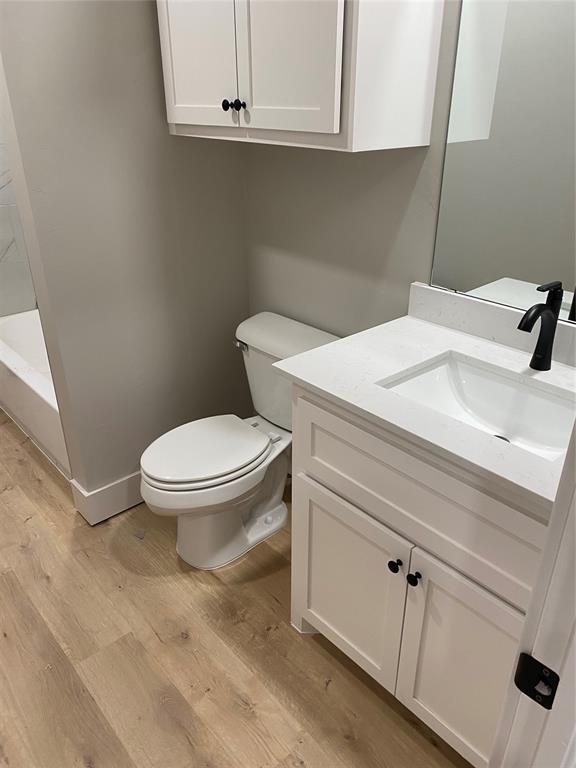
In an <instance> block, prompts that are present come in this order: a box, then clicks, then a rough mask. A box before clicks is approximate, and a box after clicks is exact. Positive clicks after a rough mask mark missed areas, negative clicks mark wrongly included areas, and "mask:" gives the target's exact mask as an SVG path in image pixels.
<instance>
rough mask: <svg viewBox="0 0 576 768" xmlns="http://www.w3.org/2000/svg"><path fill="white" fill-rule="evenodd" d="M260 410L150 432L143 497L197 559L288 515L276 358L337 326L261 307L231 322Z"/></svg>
mask: <svg viewBox="0 0 576 768" xmlns="http://www.w3.org/2000/svg"><path fill="white" fill-rule="evenodd" d="M236 337H237V345H238V346H239V347H240V349H242V351H243V354H244V362H245V365H246V369H247V373H248V380H249V384H250V390H251V392H252V398H253V400H254V405H255V406H256V409H257V411H258V414H257V415H256V416H253V417H251V418H248V419H240V418H239V417H238V416H235V415H233V414H226V415H222V416H211V417H208V418H205V419H198V420H196V421H192V422H189V423H188V424H183V425H182V426H180V427H176V428H175V429H173V430H171V431H170V432H167V433H166V434H164V435H162V436H161V437H159V438H158V439H157V440H155V441H154V442H153V443H152V444H151V445H149V446H148V448H147V449H146V450H145V451H144V453H143V454H142V458H141V461H140V470H141V493H142V498H143V499H144V501H145V502H146V504H147V505H148V507H149V508H150V510H151V511H152V512H154V513H155V514H157V515H162V516H173V517H177V519H178V530H177V539H176V550H177V552H178V554H179V556H180V557H181V558H182V559H183V560H185V561H186V562H187V563H189V564H190V565H192V566H194V567H195V568H201V569H205V570H211V569H213V568H219V567H221V566H224V565H227V564H228V563H231V562H232V561H233V560H236V559H237V558H238V557H241V556H242V555H244V554H245V553H246V552H248V551H249V550H250V549H252V548H253V547H254V546H256V545H257V544H259V543H260V542H261V541H264V540H265V539H267V538H268V537H269V536H272V535H273V534H274V533H276V531H278V530H279V529H280V528H282V526H283V525H284V524H285V522H286V517H287V508H286V504H285V503H284V501H283V495H284V488H285V485H286V478H287V475H288V470H289V466H290V448H291V443H292V434H291V413H290V401H291V392H290V385H289V382H288V381H287V380H286V379H283V378H282V376H281V374H280V373H279V372H278V371H277V370H276V369H275V368H273V363H274V362H276V361H277V360H279V359H283V358H284V357H288V356H291V355H292V354H297V353H298V352H304V351H306V350H308V349H312V348H314V347H318V346H320V345H321V344H325V343H328V342H330V341H334V340H335V339H336V337H335V336H332V335H331V334H328V333H325V332H324V331H319V330H318V329H316V328H311V327H310V326H307V325H304V324H302V323H298V322H296V321H294V320H289V319H288V318H284V317H281V316H280V315H274V314H272V313H269V312H263V313H260V314H259V315H256V316H255V317H252V318H249V319H248V320H246V321H244V323H242V324H241V325H240V326H239V327H238V329H237V332H236Z"/></svg>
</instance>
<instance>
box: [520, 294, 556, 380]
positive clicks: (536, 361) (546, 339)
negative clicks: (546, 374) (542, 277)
mask: <svg viewBox="0 0 576 768" xmlns="http://www.w3.org/2000/svg"><path fill="white" fill-rule="evenodd" d="M538 290H539V291H542V292H544V291H547V292H548V298H547V300H546V304H534V306H533V307H530V308H529V309H528V310H526V312H525V313H524V315H523V317H522V319H521V320H520V322H519V323H518V330H520V331H526V332H527V333H530V331H531V330H532V329H533V328H534V326H535V325H536V321H537V320H538V318H540V333H539V334H538V341H537V342H536V349H535V350H534V354H533V355H532V360H530V368H533V369H534V370H535V371H549V370H550V368H551V366H552V349H553V347H554V336H555V335H556V326H557V325H558V317H559V315H560V307H561V306H562V283H548V284H547V285H541V286H540V287H539V288H538Z"/></svg>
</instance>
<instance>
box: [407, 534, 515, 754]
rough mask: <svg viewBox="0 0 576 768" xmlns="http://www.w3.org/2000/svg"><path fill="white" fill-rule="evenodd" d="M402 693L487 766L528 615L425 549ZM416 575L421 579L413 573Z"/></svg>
mask: <svg viewBox="0 0 576 768" xmlns="http://www.w3.org/2000/svg"><path fill="white" fill-rule="evenodd" d="M410 572H411V573H412V574H415V575H417V574H420V575H421V578H419V579H418V581H417V583H416V586H409V587H408V594H407V597H406V613H405V618H404V630H403V635H402V650H401V653H400V666H399V669H398V683H397V686H396V696H397V698H398V699H400V701H401V702H403V704H405V705H406V706H407V707H408V708H409V709H411V710H412V712H414V713H415V714H416V715H418V717H419V718H420V719H421V720H423V721H424V722H425V723H426V724H427V725H429V726H430V727H431V728H432V729H433V730H434V731H436V733H438V734H439V735H440V736H441V737H442V738H443V739H444V740H445V741H447V742H448V743H449V744H451V745H452V746H453V747H454V748H455V749H456V750H457V751H458V752H460V754H462V755H463V756H464V757H465V758H466V759H467V760H469V761H470V762H471V763H472V765H475V766H482V768H484V767H485V766H487V765H488V759H489V757H490V751H491V748H492V742H493V739H494V736H495V734H496V727H497V724H498V719H499V716H500V711H501V708H502V706H503V704H504V696H505V693H506V690H507V686H508V683H509V680H510V675H511V673H512V667H513V664H514V660H515V658H516V651H517V646H518V641H519V638H520V633H521V630H522V624H523V615H522V614H521V613H519V612H518V611H516V610H515V609H514V608H512V607H510V606H509V605H508V604H507V603H505V602H504V601H502V600H500V599H499V598H497V597H495V596H494V595H492V594H491V593H490V592H488V591H487V590H485V589H482V588H481V587H479V586H477V585H476V584H474V583H473V582H471V581H469V580H468V579H466V578H465V577H464V576H462V575H461V574H459V573H458V572H457V571H454V570H453V569H452V568H449V567H448V566H446V565H444V564H443V563H441V562H440V561H439V560H436V558H434V557H432V556H431V555H428V554H427V553H425V552H423V551H422V550H420V549H419V548H415V549H414V550H413V551H412V556H411V561H410ZM414 581H415V579H414Z"/></svg>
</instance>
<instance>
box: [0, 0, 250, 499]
mask: <svg viewBox="0 0 576 768" xmlns="http://www.w3.org/2000/svg"><path fill="white" fill-rule="evenodd" d="M1 22H2V24H1V35H2V37H1V40H0V49H1V51H2V55H3V60H4V67H5V70H6V79H7V83H8V89H9V92H10V97H11V101H12V108H13V112H14V119H15V124H16V130H17V134H18V140H19V145H20V152H21V157H22V162H23V168H24V175H25V181H26V183H27V187H28V192H29V199H30V213H31V214H32V215H31V216H30V217H28V225H29V226H28V231H29V232H30V229H31V227H33V226H34V225H35V234H36V235H37V243H36V246H37V247H36V246H35V247H33V249H32V250H33V251H34V257H33V256H32V254H31V262H33V263H32V267H33V272H34V277H35V284H36V288H37V292H38V302H39V306H40V310H41V314H42V318H43V325H44V330H45V334H46V342H47V346H48V351H49V355H50V358H51V364H52V370H53V373H54V378H55V385H56V390H57V393H58V399H59V405H60V409H61V414H62V420H63V426H64V431H65V434H66V437H67V444H68V449H69V453H70V462H71V466H72V472H73V476H74V478H75V479H76V480H77V481H78V482H79V483H80V485H81V486H83V488H84V489H86V490H88V491H90V490H94V489H97V488H99V487H100V486H103V485H105V484H107V483H110V482H113V481H115V480H117V479H118V478H120V477H122V476H124V475H128V474H130V473H133V472H135V471H137V469H138V459H139V456H140V453H141V451H142V450H143V448H144V447H145V446H146V445H147V444H148V443H149V442H150V441H151V440H152V439H154V438H155V437H156V436H158V435H159V434H161V433H162V432H164V431H166V430H167V429H169V428H171V427H173V426H175V425H176V424H179V423H182V422H184V421H187V420H189V419H192V418H197V417H200V416H206V415H210V414H212V413H217V412H222V411H236V412H238V413H240V414H242V413H247V412H248V410H249V401H248V397H247V387H246V384H245V379H244V373H243V369H242V362H241V359H240V357H241V356H240V355H238V354H237V353H236V352H235V351H234V349H233V346H232V339H233V334H234V330H235V327H236V325H237V323H238V322H239V321H240V320H241V319H243V318H244V317H245V316H246V314H247V301H246V296H247V287H246V274H245V269H244V256H243V247H242V238H241V235H240V236H239V234H238V233H241V232H242V209H241V205H240V203H239V197H238V188H237V185H236V184H235V183H234V179H235V178H239V176H240V170H241V163H242V157H241V155H240V153H238V152H237V151H236V149H237V148H236V147H234V146H232V145H229V144H225V143H216V142H202V141H191V140H187V139H177V138H173V137H170V136H169V134H168V130H167V126H166V120H165V112H164V104H163V92H162V83H161V79H162V75H161V67H160V54H159V45H158V32H157V21H156V9H155V5H154V3H153V2H141V1H140V0H126V1H124V0H115V1H114V2H100V1H96V2H91V1H90V0H87V1H84V0H80V1H77V0H65V1H64V2H42V1H40V2H8V3H3V4H2V18H1Z"/></svg>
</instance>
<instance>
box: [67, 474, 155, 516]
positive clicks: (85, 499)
mask: <svg viewBox="0 0 576 768" xmlns="http://www.w3.org/2000/svg"><path fill="white" fill-rule="evenodd" d="M70 485H71V486H72V495H73V497H74V504H75V505H76V509H77V510H78V512H80V514H81V515H82V517H83V518H84V519H85V520H86V521H87V522H88V523H90V525H96V523H101V522H102V521H103V520H107V519H108V518H109V517H113V516H114V515H117V514H118V513H119V512H124V510H126V509H130V507H135V506H136V505H137V504H140V503H141V501H142V496H141V495H140V472H135V473H134V474H133V475H128V477H122V478H120V480H116V481H115V482H113V483H110V485H105V486H103V487H102V488H97V489H96V490H95V491H86V490H85V489H84V488H83V487H82V486H81V485H80V484H79V483H78V482H77V481H76V480H71V482H70Z"/></svg>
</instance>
